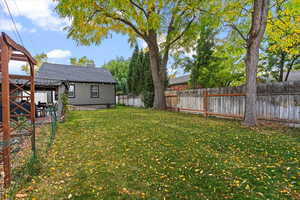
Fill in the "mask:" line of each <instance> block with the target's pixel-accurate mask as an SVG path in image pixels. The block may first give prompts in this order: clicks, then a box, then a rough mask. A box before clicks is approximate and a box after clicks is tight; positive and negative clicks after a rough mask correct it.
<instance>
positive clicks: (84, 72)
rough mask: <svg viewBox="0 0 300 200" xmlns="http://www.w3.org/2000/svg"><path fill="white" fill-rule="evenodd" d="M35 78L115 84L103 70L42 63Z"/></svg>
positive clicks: (108, 73) (105, 70) (107, 72)
mask: <svg viewBox="0 0 300 200" xmlns="http://www.w3.org/2000/svg"><path fill="white" fill-rule="evenodd" d="M36 77H37V78H40V79H52V80H60V81H71V82H72V81H73V82H91V83H116V81H115V79H114V78H113V76H112V75H111V73H110V72H109V71H108V70H107V69H105V68H99V67H86V66H84V67H83V66H76V65H64V64H54V63H43V65H42V66H41V68H40V69H39V72H38V73H37V75H36Z"/></svg>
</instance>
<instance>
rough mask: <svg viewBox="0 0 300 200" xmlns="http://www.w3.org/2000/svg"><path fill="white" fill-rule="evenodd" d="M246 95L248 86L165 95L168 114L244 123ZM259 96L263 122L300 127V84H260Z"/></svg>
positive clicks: (298, 82)
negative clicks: (172, 112) (241, 121)
mask: <svg viewBox="0 0 300 200" xmlns="http://www.w3.org/2000/svg"><path fill="white" fill-rule="evenodd" d="M245 92H246V89H245V86H239V87H226V88H208V89H195V90H183V91H166V92H165V95H166V102H167V107H168V109H169V110H174V111H179V112H190V113H196V114H203V115H205V116H217V117H228V118H235V119H242V118H244V113H245ZM257 95H258V96H257V104H256V106H257V115H258V118H259V119H260V120H267V121H278V122H284V123H288V125H290V126H300V81H294V82H282V83H268V84H258V87H257ZM136 98H137V97H136ZM124 105H129V104H126V103H124Z"/></svg>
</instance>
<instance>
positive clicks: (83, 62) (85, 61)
mask: <svg viewBox="0 0 300 200" xmlns="http://www.w3.org/2000/svg"><path fill="white" fill-rule="evenodd" d="M70 63H71V64H72V65H77V66H89V65H95V63H94V61H93V60H91V59H89V58H88V57H87V56H82V57H81V58H76V57H72V58H70Z"/></svg>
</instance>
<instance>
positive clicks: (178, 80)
mask: <svg viewBox="0 0 300 200" xmlns="http://www.w3.org/2000/svg"><path fill="white" fill-rule="evenodd" d="M189 80H190V75H184V76H179V77H176V78H171V79H170V80H169V85H179V84H184V83H188V82H189Z"/></svg>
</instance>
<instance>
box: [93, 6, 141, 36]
mask: <svg viewBox="0 0 300 200" xmlns="http://www.w3.org/2000/svg"><path fill="white" fill-rule="evenodd" d="M95 6H96V7H97V8H98V10H96V12H103V11H104V12H103V14H104V15H105V16H106V17H108V18H111V19H114V20H117V21H119V22H122V23H123V24H125V25H127V26H129V27H130V28H132V29H133V31H134V32H135V33H136V34H138V35H139V36H140V37H142V38H143V39H145V40H146V39H147V37H146V35H145V34H143V33H142V32H141V31H140V30H139V29H138V28H137V27H136V26H135V25H134V24H132V23H131V22H130V21H128V20H126V19H123V18H121V17H119V16H114V15H111V14H109V13H106V12H105V9H104V8H102V7H100V6H99V5H97V4H96V3H95Z"/></svg>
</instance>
